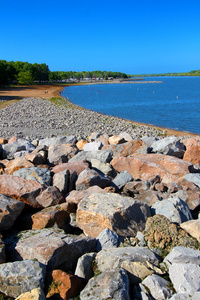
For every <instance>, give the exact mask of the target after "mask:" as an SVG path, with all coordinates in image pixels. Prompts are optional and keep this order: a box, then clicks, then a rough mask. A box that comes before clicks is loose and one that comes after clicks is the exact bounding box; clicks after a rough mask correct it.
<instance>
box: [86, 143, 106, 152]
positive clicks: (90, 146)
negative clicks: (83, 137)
mask: <svg viewBox="0 0 200 300" xmlns="http://www.w3.org/2000/svg"><path fill="white" fill-rule="evenodd" d="M101 147H102V143H101V142H91V143H87V144H85V145H84V146H83V151H97V150H100V149H101Z"/></svg>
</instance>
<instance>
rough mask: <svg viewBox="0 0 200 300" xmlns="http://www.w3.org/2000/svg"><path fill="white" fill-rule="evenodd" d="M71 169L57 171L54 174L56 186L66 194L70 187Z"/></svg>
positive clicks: (54, 184)
mask: <svg viewBox="0 0 200 300" xmlns="http://www.w3.org/2000/svg"><path fill="white" fill-rule="evenodd" d="M69 178H70V173H69V170H67V169H66V170H64V171H62V172H59V173H56V174H54V176H53V186H56V187H57V188H58V189H59V190H60V192H61V193H62V194H63V195H66V194H67V192H68V189H69Z"/></svg>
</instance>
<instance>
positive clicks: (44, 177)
mask: <svg viewBox="0 0 200 300" xmlns="http://www.w3.org/2000/svg"><path fill="white" fill-rule="evenodd" d="M13 175H14V176H19V177H22V178H24V179H31V180H36V181H38V182H39V183H40V184H44V185H47V186H48V185H50V184H51V181H52V180H51V172H50V170H48V169H47V168H39V167H31V168H23V169H20V170H17V171H15V172H14V173H13Z"/></svg>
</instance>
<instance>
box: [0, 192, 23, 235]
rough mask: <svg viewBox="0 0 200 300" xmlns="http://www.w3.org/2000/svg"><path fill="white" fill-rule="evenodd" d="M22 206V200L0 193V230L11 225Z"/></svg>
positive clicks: (6, 228)
mask: <svg viewBox="0 0 200 300" xmlns="http://www.w3.org/2000/svg"><path fill="white" fill-rule="evenodd" d="M24 206H25V204H24V203H23V202H21V201H18V200H14V199H12V198H11V197H9V196H5V195H1V194H0V232H1V231H2V230H8V229H10V228H11V227H12V226H13V224H14V222H15V220H16V219H17V217H18V216H19V215H20V214H21V212H22V210H23V208H24Z"/></svg>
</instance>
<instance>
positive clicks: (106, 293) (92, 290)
mask: <svg viewBox="0 0 200 300" xmlns="http://www.w3.org/2000/svg"><path fill="white" fill-rule="evenodd" d="M105 287H106V288H105ZM85 299H88V300H101V299H115V300H119V299H123V300H130V297H129V280H128V276H127V274H126V272H125V271H124V270H123V269H119V270H109V271H106V272H103V273H101V274H100V275H98V276H96V277H93V278H91V279H90V280H89V281H88V284H87V285H86V287H85V288H84V289H83V290H82V292H81V293H80V300H85Z"/></svg>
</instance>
